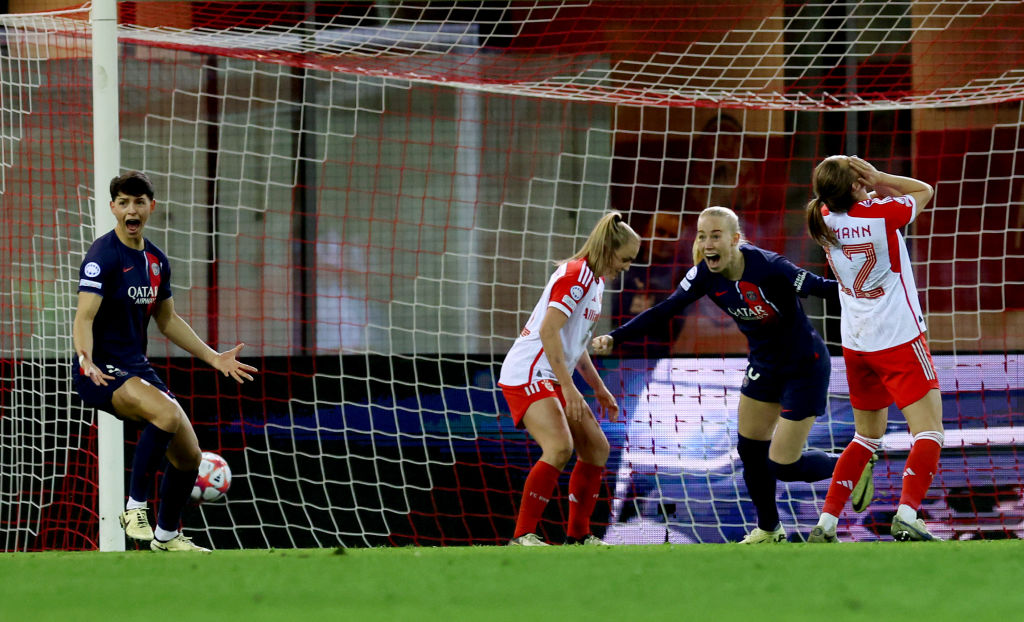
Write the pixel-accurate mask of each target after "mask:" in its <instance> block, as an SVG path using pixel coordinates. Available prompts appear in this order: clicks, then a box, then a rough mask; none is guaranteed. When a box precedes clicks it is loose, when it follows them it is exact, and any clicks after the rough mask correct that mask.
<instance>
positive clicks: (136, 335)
mask: <svg viewBox="0 0 1024 622" xmlns="http://www.w3.org/2000/svg"><path fill="white" fill-rule="evenodd" d="M78 291H79V292H89V293H92V294H99V295H100V296H103V302H102V303H100V308H99V310H98V311H97V312H96V317H95V319H94V321H93V325H92V343H93V346H92V359H93V361H94V362H95V363H96V364H97V365H102V364H111V365H115V366H119V367H120V366H124V367H128V368H132V367H136V366H142V365H148V364H149V361H148V359H147V358H146V328H147V327H148V326H149V318H150V317H151V316H152V315H153V312H154V310H155V309H156V304H157V303H158V302H160V301H162V300H166V299H167V298H170V297H171V266H170V264H169V263H168V262H167V255H165V254H164V252H163V251H162V250H160V249H159V248H157V247H156V245H155V244H153V243H152V242H150V241H149V240H146V242H145V248H143V249H142V250H135V249H133V248H128V247H127V246H125V245H124V243H122V242H121V240H119V239H118V238H117V234H116V233H114V232H113V231H111V232H109V233H107V234H106V235H104V236H102V237H100V238H98V239H97V240H96V241H95V242H93V243H92V246H91V247H90V248H89V252H88V253H86V254H85V259H84V260H83V261H82V267H81V268H80V269H79V277H78ZM101 369H102V367H101Z"/></svg>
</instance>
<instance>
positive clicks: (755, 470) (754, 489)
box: [736, 435, 779, 531]
mask: <svg viewBox="0 0 1024 622" xmlns="http://www.w3.org/2000/svg"><path fill="white" fill-rule="evenodd" d="M770 445H771V441H755V440H753V439H750V438H747V437H745V436H742V435H738V438H737V441H736V451H737V452H739V454H740V460H741V461H742V462H743V482H744V483H745V484H746V485H747V494H749V495H750V499H751V500H752V501H753V502H754V509H755V510H757V526H758V527H760V528H761V529H764V530H765V531H772V530H774V529H775V528H776V527H778V526H779V508H778V507H777V506H776V505H775V472H774V469H773V468H772V465H773V464H774V463H772V462H771V461H770V460H768V447H769V446H770Z"/></svg>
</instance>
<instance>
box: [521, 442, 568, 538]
mask: <svg viewBox="0 0 1024 622" xmlns="http://www.w3.org/2000/svg"><path fill="white" fill-rule="evenodd" d="M560 473H561V471H559V470H558V469H556V468H555V467H553V466H551V465H550V464H548V463H547V462H544V461H543V460H538V461H537V463H536V464H534V465H533V468H532V469H530V474H529V475H528V476H527V477H526V484H525V485H523V501H522V503H520V504H519V516H518V517H517V518H516V531H515V535H513V536H512V537H513V538H518V537H519V536H522V535H524V534H528V533H537V523H539V522H540V517H541V516H542V515H543V514H544V508H546V507H547V505H548V501H549V500H550V499H551V493H552V492H554V490H555V486H556V485H557V484H558V475H559V474H560ZM573 473H574V474H575V470H573Z"/></svg>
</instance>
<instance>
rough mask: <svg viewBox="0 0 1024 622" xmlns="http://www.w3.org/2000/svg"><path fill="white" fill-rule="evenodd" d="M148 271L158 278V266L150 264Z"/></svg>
mask: <svg viewBox="0 0 1024 622" xmlns="http://www.w3.org/2000/svg"><path fill="white" fill-rule="evenodd" d="M149 271H150V272H152V273H153V276H160V264H158V263H151V264H149Z"/></svg>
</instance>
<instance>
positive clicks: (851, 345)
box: [822, 195, 926, 352]
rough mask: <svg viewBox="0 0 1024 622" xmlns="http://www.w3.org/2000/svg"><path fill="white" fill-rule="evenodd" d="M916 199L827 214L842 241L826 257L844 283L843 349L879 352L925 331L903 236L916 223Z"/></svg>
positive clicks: (873, 201)
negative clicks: (902, 231) (907, 227)
mask: <svg viewBox="0 0 1024 622" xmlns="http://www.w3.org/2000/svg"><path fill="white" fill-rule="evenodd" d="M915 207H916V204H915V201H914V197H912V196H910V195H907V196H902V197H886V198H884V199H868V200H866V201H861V202H860V203H858V204H856V205H854V206H853V208H851V209H850V211H848V212H845V213H844V212H829V211H828V209H827V208H823V209H822V215H823V216H824V220H825V224H826V226H828V227H829V228H830V229H832V232H833V233H835V235H836V237H837V238H838V239H839V246H830V247H828V248H826V256H827V258H828V262H829V264H830V266H831V267H832V271H833V272H834V273H835V275H836V279H837V280H838V281H839V289H840V292H839V300H840V303H841V305H842V316H841V320H840V327H841V333H842V339H843V347H844V348H847V349H850V350H856V351H858V352H878V351H880V350H886V349H888V348H893V347H896V346H899V345H903V344H905V343H907V342H909V341H912V340H913V339H916V338H917V337H918V336H919V335H921V333H923V332H924V331H925V329H926V327H925V322H924V315H923V314H922V313H921V303H920V300H919V299H918V295H917V285H916V284H915V283H914V273H913V270H912V268H911V265H910V255H909V254H908V253H907V245H906V243H905V242H904V240H903V234H901V233H900V231H899V229H900V227H903V226H905V225H907V224H909V223H910V222H912V221H913V220H914V212H915Z"/></svg>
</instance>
